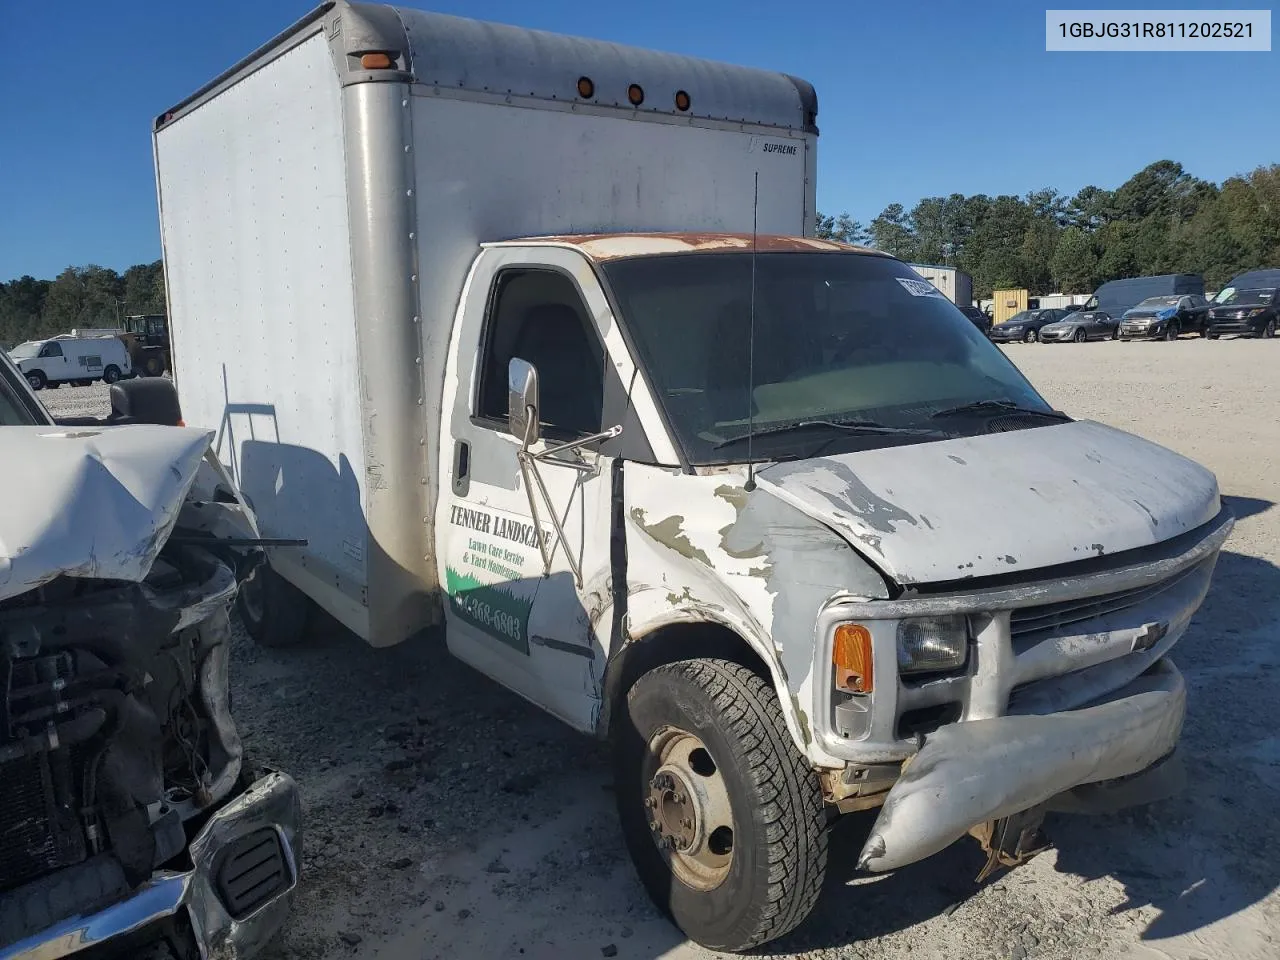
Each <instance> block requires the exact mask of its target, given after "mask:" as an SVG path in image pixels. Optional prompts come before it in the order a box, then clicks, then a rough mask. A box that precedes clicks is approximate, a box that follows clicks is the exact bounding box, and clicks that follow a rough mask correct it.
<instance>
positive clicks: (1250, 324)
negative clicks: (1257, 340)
mask: <svg viewBox="0 0 1280 960" xmlns="http://www.w3.org/2000/svg"><path fill="white" fill-rule="evenodd" d="M1261 330H1262V324H1258V323H1255V322H1254V321H1252V320H1214V321H1211V322H1210V323H1209V324H1207V325H1206V326H1205V333H1214V334H1233V333H1235V334H1257V333H1259V332H1260V331H1261Z"/></svg>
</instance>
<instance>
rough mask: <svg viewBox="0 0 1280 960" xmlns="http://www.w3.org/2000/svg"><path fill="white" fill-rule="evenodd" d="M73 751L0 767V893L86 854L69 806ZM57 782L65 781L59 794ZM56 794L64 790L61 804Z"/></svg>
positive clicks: (78, 828)
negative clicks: (1, 796) (0, 799)
mask: <svg viewBox="0 0 1280 960" xmlns="http://www.w3.org/2000/svg"><path fill="white" fill-rule="evenodd" d="M70 753H71V749H68V748H63V749H62V750H55V751H53V753H50V754H40V755H37V756H34V757H22V758H20V759H18V760H13V761H11V762H9V763H6V764H3V765H0V784H3V787H4V790H3V794H4V800H3V802H0V891H7V890H12V889H14V888H16V887H20V886H22V884H24V883H26V882H27V881H29V880H33V879H35V878H36V877H40V876H43V875H44V874H46V873H50V872H52V871H54V870H58V869H60V868H62V867H66V866H70V865H72V864H75V863H79V862H80V861H81V860H83V859H84V858H85V855H86V852H85V844H84V833H83V832H82V831H81V830H80V826H79V824H78V822H77V821H76V817H75V813H74V810H73V808H72V806H71V804H70V800H71V796H70V795H71V791H70V790H68V789H65V785H67V784H69V782H70V778H69V771H70V767H71V763H72V759H71V756H70ZM55 782H59V783H61V784H63V785H64V789H63V790H59V791H56V792H55V788H54V785H55ZM58 793H66V794H68V796H67V797H65V798H64V800H65V802H63V803H59V801H58V799H57V794H58Z"/></svg>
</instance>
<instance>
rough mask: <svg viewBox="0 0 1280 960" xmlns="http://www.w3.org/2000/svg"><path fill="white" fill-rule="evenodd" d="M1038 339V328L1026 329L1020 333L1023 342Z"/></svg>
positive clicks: (1033, 341)
mask: <svg viewBox="0 0 1280 960" xmlns="http://www.w3.org/2000/svg"><path fill="white" fill-rule="evenodd" d="M1039 339H1040V331H1038V330H1028V331H1027V332H1026V333H1024V334H1023V335H1022V342H1023V343H1035V342H1036V341H1037V340H1039Z"/></svg>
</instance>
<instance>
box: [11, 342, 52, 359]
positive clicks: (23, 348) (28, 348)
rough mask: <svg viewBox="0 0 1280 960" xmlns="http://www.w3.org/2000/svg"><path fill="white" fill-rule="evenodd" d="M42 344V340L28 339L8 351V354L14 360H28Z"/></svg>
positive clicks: (37, 351)
mask: <svg viewBox="0 0 1280 960" xmlns="http://www.w3.org/2000/svg"><path fill="white" fill-rule="evenodd" d="M43 346H44V341H43V340H28V341H27V342H26V343H20V344H18V345H17V346H16V347H14V348H13V349H12V350H10V351H9V356H11V357H13V359H15V360H30V359H31V358H32V357H34V356H35V355H36V354H37V353H39V352H40V348H41V347H43Z"/></svg>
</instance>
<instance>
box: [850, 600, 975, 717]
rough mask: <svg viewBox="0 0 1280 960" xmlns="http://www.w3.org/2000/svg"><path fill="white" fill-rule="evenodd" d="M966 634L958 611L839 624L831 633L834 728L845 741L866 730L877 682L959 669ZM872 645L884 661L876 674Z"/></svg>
mask: <svg viewBox="0 0 1280 960" xmlns="http://www.w3.org/2000/svg"><path fill="white" fill-rule="evenodd" d="M969 633H970V631H969V621H968V618H967V617H965V616H963V615H958V616H942V617H937V616H935V617H912V618H908V619H904V620H899V621H897V622H896V623H895V622H894V621H868V622H866V623H842V624H840V625H838V626H837V627H836V628H835V631H834V633H833V635H832V638H831V662H832V667H833V673H832V686H833V687H834V690H833V694H834V700H833V702H832V709H833V711H834V715H833V722H834V726H835V731H836V733H837V734H838V735H839V736H840V737H841V738H842V739H846V740H851V739H853V740H856V739H861V738H863V737H865V736H866V735H867V734H869V733H870V731H871V720H872V717H871V714H872V703H873V701H874V699H875V697H874V694H875V690H876V686H877V683H879V684H881V685H883V684H886V683H887V684H892V685H894V686H896V684H897V681H898V679H899V678H901V679H902V680H904V681H906V682H908V683H910V682H912V681H916V682H919V681H923V680H927V679H929V678H930V677H943V676H946V675H948V674H955V673H957V672H959V671H961V670H963V669H964V668H965V667H966V666H967V665H968V663H969ZM877 650H878V651H879V657H880V659H881V660H882V661H883V662H882V663H881V664H880V666H879V670H880V672H879V676H877V665H876V658H877V653H876V651H877ZM895 667H896V675H895V674H894V668H895ZM886 670H887V672H886ZM892 702H893V698H892V696H891V700H890V703H892ZM891 709H892V708H891Z"/></svg>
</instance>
